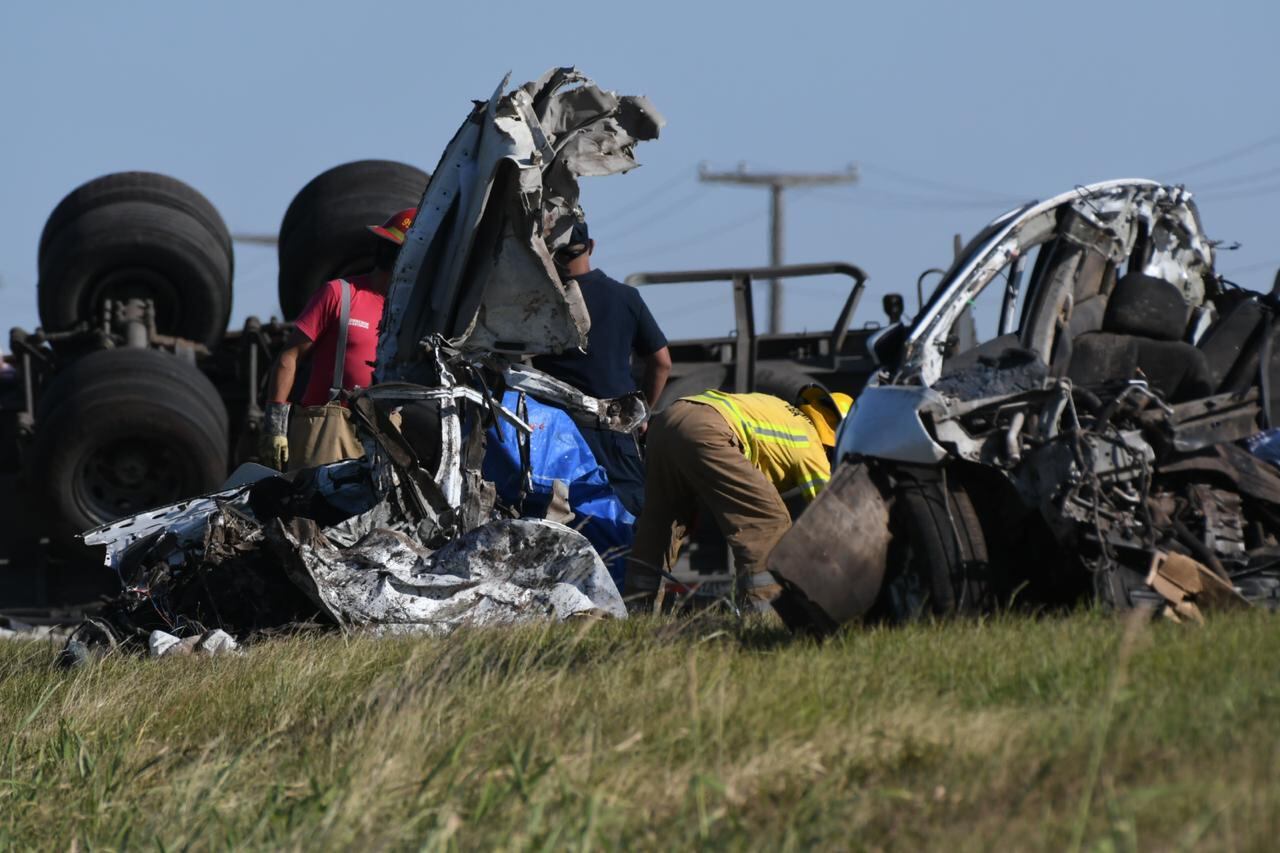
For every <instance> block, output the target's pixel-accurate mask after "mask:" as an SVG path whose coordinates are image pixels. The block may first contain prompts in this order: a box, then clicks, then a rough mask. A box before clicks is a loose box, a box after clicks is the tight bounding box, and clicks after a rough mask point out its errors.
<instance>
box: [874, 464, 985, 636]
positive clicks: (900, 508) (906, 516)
mask: <svg viewBox="0 0 1280 853" xmlns="http://www.w3.org/2000/svg"><path fill="white" fill-rule="evenodd" d="M891 524H892V525H893V528H894V548H893V554H892V556H891V558H890V573H889V575H888V577H887V578H886V581H885V587H884V591H883V593H882V595H883V597H884V607H885V610H886V612H887V614H888V615H889V617H890V618H891V619H893V620H894V621H899V622H905V621H912V620H916V619H920V618H922V617H925V616H929V615H933V616H951V615H976V614H978V613H981V612H983V611H984V610H985V609H986V608H987V607H988V606H989V603H990V602H989V601H988V595H989V591H990V590H989V584H988V583H987V574H988V572H989V565H988V562H989V561H988V557H987V545H986V539H985V537H984V536H983V533H982V527H981V525H980V524H979V522H978V515H977V512H976V511H975V510H974V507H973V502H972V501H971V500H970V498H969V495H968V492H966V491H965V490H964V488H963V487H962V486H960V485H959V484H950V485H944V484H943V483H942V482H937V481H931V480H925V481H916V480H906V481H904V482H902V483H901V484H900V485H899V487H898V489H897V493H896V495H895V500H894V506H893V511H892V520H891Z"/></svg>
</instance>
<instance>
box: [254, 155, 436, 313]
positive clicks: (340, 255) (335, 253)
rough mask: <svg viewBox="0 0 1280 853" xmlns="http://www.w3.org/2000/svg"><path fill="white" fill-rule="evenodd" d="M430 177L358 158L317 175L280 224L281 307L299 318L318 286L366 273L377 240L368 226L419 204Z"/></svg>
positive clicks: (402, 166)
mask: <svg viewBox="0 0 1280 853" xmlns="http://www.w3.org/2000/svg"><path fill="white" fill-rule="evenodd" d="M429 179H430V176H429V175H428V174H427V173H426V172H424V171H422V170H421V169H418V168H416V167H414V166H410V165H408V164H405V163H397V162H394V161H391V160H358V161H356V162H354V163H344V164H343V165H341V166H335V167H334V168H332V169H330V170H328V171H327V172H323V173H321V174H320V175H317V176H316V177H315V178H312V179H311V181H310V182H309V183H308V184H307V185H306V186H305V187H303V188H302V190H301V191H299V193H298V194H297V195H296V196H294V199H293V201H292V202H290V203H289V208H288V210H286V211H285V214H284V220H283V221H282V222H281V223H280V238H279V253H280V278H279V291H280V309H281V311H282V312H283V313H284V316H285V319H287V320H292V319H294V318H295V317H297V316H298V314H299V313H300V312H301V311H302V309H303V307H304V306H305V305H306V304H307V299H308V298H309V297H310V296H311V294H312V293H313V292H314V291H315V290H316V288H318V287H319V286H320V285H321V284H323V283H324V282H326V281H329V280H330V279H334V278H339V277H341V276H348V275H355V274H357V273H363V272H367V271H368V270H369V269H370V268H371V267H372V266H373V255H374V249H375V248H376V247H377V245H378V239H379V238H378V237H376V236H374V235H373V234H370V233H369V231H368V230H367V228H366V226H369V225H380V224H381V223H382V222H384V221H385V220H386V219H387V217H389V216H390V215H391V214H393V213H395V212H396V211H398V210H402V209H404V208H406V207H414V206H416V205H417V204H418V202H419V201H421V200H422V193H423V191H424V190H426V188H427V181H428V180H429Z"/></svg>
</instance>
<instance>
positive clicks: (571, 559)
mask: <svg viewBox="0 0 1280 853" xmlns="http://www.w3.org/2000/svg"><path fill="white" fill-rule="evenodd" d="M505 86H506V81H505V80H504V81H503V84H502V85H501V86H499V88H498V90H497V91H496V92H495V93H494V95H493V97H491V98H490V99H489V100H488V101H484V102H479V103H477V104H476V106H475V108H474V110H473V111H472V112H471V114H470V115H469V116H468V117H467V119H466V120H465V121H464V122H463V124H462V127H461V128H460V129H459V131H458V133H457V135H456V136H455V137H454V139H453V140H452V141H451V142H450V144H449V146H448V147H447V148H446V150H445V152H444V155H443V157H442V158H441V161H440V165H439V166H438V167H437V168H436V170H435V172H434V177H433V178H432V180H431V182H430V183H429V184H428V186H427V189H426V191H425V194H424V196H423V199H422V202H421V204H420V206H419V214H418V216H417V217H416V220H415V222H414V224H413V227H412V228H411V229H410V230H409V232H408V233H407V235H406V240H405V244H404V246H403V248H402V250H401V252H400V255H399V257H398V260H397V263H396V268H395V272H394V274H393V277H392V284H391V288H390V292H389V294H388V297H387V301H386V308H385V313H384V316H383V321H382V325H381V332H380V338H379V351H378V365H377V372H376V376H377V380H378V383H377V384H375V385H374V386H373V387H372V388H369V389H364V390H361V391H357V392H355V393H354V394H347V395H344V401H345V402H346V404H347V405H348V406H349V408H350V410H351V413H352V422H353V424H354V425H355V427H356V431H357V434H358V435H359V437H360V440H361V442H362V444H363V446H364V449H365V455H364V457H363V458H362V459H358V460H348V461H344V462H336V463H333V464H331V465H325V466H320V467H318V468H312V469H308V470H305V471H301V472H298V473H297V474H291V475H289V476H281V475H279V474H277V473H275V472H274V471H271V470H269V469H265V468H261V467H258V466H243V467H242V469H241V470H240V471H237V473H236V475H235V476H234V477H233V478H232V480H231V481H230V482H229V483H228V485H227V487H226V488H225V489H223V490H222V491H219V492H216V493H213V494H209V495H205V496H203V497H198V498H193V499H191V500H187V501H183V502H180V503H178V504H173V505H170V506H167V507H162V508H160V509H156V510H152V511H149V512H144V513H140V514H138V515H134V516H131V517H128V518H124V519H121V520H119V521H116V522H114V523H111V524H108V525H105V526H102V527H100V528H97V529H95V530H93V531H90V532H89V533H88V534H86V535H85V536H84V541H85V542H86V543H87V544H90V545H100V546H103V547H104V548H105V549H106V564H107V566H108V567H109V568H110V569H111V570H113V571H115V572H117V573H118V574H119V576H120V578H121V582H122V586H123V588H124V593H123V595H122V596H121V597H120V598H119V599H118V600H116V601H115V602H114V603H113V604H112V606H111V607H110V608H109V609H108V611H107V612H106V614H104V616H103V618H102V619H99V620H93V622H92V623H86V625H84V626H82V629H81V630H80V631H78V632H77V635H76V636H74V637H73V638H72V643H69V644H68V656H69V659H71V660H72V661H73V662H74V660H80V659H83V658H84V657H85V654H86V653H87V650H89V649H92V648H102V647H114V646H116V645H121V644H123V645H126V646H130V645H131V646H133V647H137V648H142V647H143V646H144V644H149V647H150V650H151V653H152V654H153V655H156V656H160V655H166V654H175V653H183V652H185V651H191V652H216V651H229V650H232V649H234V648H236V638H239V639H241V640H244V639H246V638H251V637H253V636H256V635H259V634H263V633H270V632H273V631H279V630H281V629H288V628H298V627H305V626H312V625H319V626H326V627H331V628H332V627H341V628H344V629H361V630H369V631H373V632H376V633H392V634H399V633H427V634H442V633H447V632H448V631H451V630H453V629H455V628H457V627H459V626H462V625H491V624H509V623H514V622H520V621H526V620H531V619H548V618H551V619H568V618H571V617H575V616H581V615H588V614H599V615H605V616H611V617H615V618H625V616H626V611H625V608H624V607H623V605H622V601H621V598H620V596H619V594H618V589H617V585H616V584H615V582H614V580H613V579H612V578H611V577H610V575H609V572H608V570H607V569H606V566H605V564H604V562H602V560H601V557H600V553H599V552H605V553H610V552H611V550H612V549H614V548H615V547H616V546H617V544H618V533H617V527H618V524H617V522H618V521H619V520H621V521H622V522H623V523H626V522H629V520H630V519H629V516H625V515H623V514H622V511H621V510H620V508H614V507H612V506H611V505H609V500H610V497H609V496H608V495H607V494H601V487H602V486H603V485H605V484H604V483H602V482H598V481H597V479H593V477H594V476H595V475H594V471H590V472H583V473H581V475H580V476H581V479H582V480H583V481H584V482H583V483H578V482H568V483H557V482H554V481H553V482H551V483H547V484H543V485H545V486H546V488H545V489H543V490H542V491H545V492H546V493H547V495H548V496H549V499H548V500H546V501H543V502H538V501H526V500H525V498H526V497H527V496H528V495H529V493H530V492H533V491H535V490H534V489H533V485H534V478H533V471H532V470H531V464H530V457H531V453H530V436H531V432H532V429H531V426H530V424H529V423H528V421H527V420H526V419H525V418H524V417H521V416H520V415H519V414H518V412H527V411H528V409H529V403H530V402H531V401H535V400H536V401H538V402H537V403H536V404H535V405H534V408H535V409H541V410H542V414H543V417H545V418H552V415H551V414H547V412H548V411H552V410H560V412H561V413H562V414H564V415H566V417H565V418H563V423H562V424H561V425H562V426H563V425H568V426H569V427H571V426H572V423H573V421H575V420H576V421H578V422H580V423H589V424H591V425H592V426H595V427H598V428H605V429H613V430H618V431H622V432H630V431H632V430H635V429H637V428H638V427H639V426H640V424H642V423H643V422H644V420H645V418H646V416H647V412H646V410H645V407H644V404H643V402H642V401H641V400H640V399H638V398H637V397H626V398H620V399H617V400H598V399H595V398H592V397H589V396H587V395H585V394H583V393H582V392H580V391H578V390H576V389H574V388H572V387H570V386H569V385H566V384H564V383H562V382H559V381H558V380H555V379H553V378H551V377H549V376H546V375H545V374H542V373H540V372H538V371H536V370H533V369H531V368H529V367H527V366H525V365H524V364H522V363H520V359H521V358H523V357H525V356H529V355H534V354H539V353H548V352H560V351H563V350H565V349H569V348H574V347H580V346H582V345H583V343H584V340H585V338H584V336H585V333H586V331H587V329H588V328H589V323H590V318H589V316H588V315H587V311H586V308H585V305H584V303H583V301H582V296H581V293H580V292H579V291H578V289H577V285H576V284H575V283H574V282H573V281H572V280H569V281H562V280H561V278H560V275H559V274H558V273H557V271H556V268H555V266H554V264H553V263H552V260H551V254H552V252H554V251H555V249H556V247H557V246H558V245H559V244H561V243H563V242H564V241H566V240H567V239H568V237H569V231H570V228H571V227H572V224H573V222H574V220H575V218H577V217H580V216H581V211H580V210H579V209H578V206H577V198H578V187H577V178H578V177H579V176H582V175H608V174H613V173H616V172H621V171H626V170H627V169H630V168H632V167H634V166H636V165H637V163H636V161H635V159H634V158H633V149H634V147H635V145H636V143H637V142H638V141H640V140H645V139H654V138H656V137H657V134H658V131H659V129H660V128H661V126H662V124H663V120H662V118H661V117H660V116H659V115H658V114H657V112H656V111H655V110H654V109H653V108H652V106H651V105H650V104H649V103H648V102H647V101H646V100H645V99H643V98H636V97H619V96H617V95H615V94H613V93H611V92H606V91H604V90H601V89H600V88H599V87H597V86H596V85H595V84H594V83H593V82H591V81H590V80H589V79H588V78H586V77H585V76H583V75H582V74H581V73H579V72H578V71H576V70H575V69H571V68H559V69H553V70H552V71H550V72H548V73H547V74H546V75H544V76H543V77H542V78H541V79H539V80H538V81H535V82H533V83H529V84H526V85H525V86H523V87H520V88H518V89H515V90H514V91H512V92H510V93H506V92H505V91H504V90H505ZM504 395H505V396H504ZM504 400H505V401H509V402H511V403H513V404H514V405H513V406H511V407H508V406H507V405H504V404H503V401H504ZM401 409H403V410H405V411H406V412H408V411H412V412H414V413H415V414H417V415H422V416H425V417H420V418H418V420H419V421H425V422H426V423H428V424H429V426H428V427H427V428H425V429H421V428H420V429H416V430H411V429H409V428H406V429H405V430H404V431H403V432H402V431H401V429H400V428H399V426H398V425H397V424H396V423H395V422H394V421H393V419H392V418H391V413H392V412H393V411H395V410H401ZM513 409H514V411H513ZM570 418H572V420H570ZM487 440H488V441H496V442H498V443H500V444H506V443H508V442H512V443H514V448H513V449H511V450H504V452H503V453H502V454H500V456H501V457H502V458H503V459H505V460H508V464H506V465H504V466H499V469H500V470H502V471H503V473H504V475H505V476H504V489H503V490H502V492H501V493H500V492H499V490H498V489H497V488H495V484H494V483H493V482H492V481H490V480H487V479H486V478H485V476H484V473H483V468H484V464H483V463H484V460H485V458H486V442H487ZM510 460H516V463H517V466H516V468H515V470H514V471H513V470H512V467H511V464H509V461H510ZM575 476H579V475H577V474H575ZM588 481H589V482H588ZM512 484H518V485H517V487H515V488H512ZM605 491H607V489H606V490H605ZM513 492H514V494H513ZM612 500H613V501H614V502H615V503H616V499H612ZM575 511H578V512H585V513H587V514H588V517H587V518H585V519H583V522H582V524H581V526H582V528H583V530H585V531H586V532H587V534H588V536H592V537H593V539H588V536H584V535H583V533H580V532H578V531H577V530H574V529H571V528H570V527H568V526H566V524H564V523H562V522H568V521H572V520H573V519H574V512H575ZM592 521H594V522H595V523H589V522H592ZM73 645H75V649H72V646H73Z"/></svg>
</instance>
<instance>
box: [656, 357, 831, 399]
mask: <svg viewBox="0 0 1280 853" xmlns="http://www.w3.org/2000/svg"><path fill="white" fill-rule="evenodd" d="M806 385H822V383H821V382H818V381H817V380H816V379H814V378H813V377H812V376H810V375H809V374H807V373H805V372H804V371H803V370H800V369H798V368H789V367H786V366H784V365H772V364H770V365H761V366H759V367H757V368H756V391H757V392H759V393H761V394H772V395H773V396H775V397H779V398H781V399H783V400H786V401H787V402H788V403H794V402H795V400H796V397H798V396H799V394H800V389H801V388H803V387H805V386H806ZM823 387H825V386H823ZM708 388H715V389H717V390H720V391H730V390H732V388H733V365H724V364H712V365H708V366H706V367H699V368H695V369H694V370H693V371H692V372H691V373H689V374H688V375H687V376H682V377H680V378H679V379H677V380H675V381H674V382H672V383H671V384H669V385H668V386H667V387H666V388H664V389H662V397H661V398H660V399H659V400H658V406H657V408H656V409H655V411H662V410H663V409H665V408H666V407H667V406H669V405H671V404H672V403H673V402H675V401H676V400H679V399H680V398H681V397H688V396H689V395H691V394H697V393H699V392H701V391H705V390H707V389H708Z"/></svg>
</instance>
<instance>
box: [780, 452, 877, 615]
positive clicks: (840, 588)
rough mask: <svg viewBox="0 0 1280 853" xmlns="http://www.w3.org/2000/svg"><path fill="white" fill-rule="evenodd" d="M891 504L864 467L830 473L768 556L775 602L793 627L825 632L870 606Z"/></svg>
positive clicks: (841, 469) (859, 466)
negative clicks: (777, 589)
mask: <svg viewBox="0 0 1280 853" xmlns="http://www.w3.org/2000/svg"><path fill="white" fill-rule="evenodd" d="M890 538H891V537H890V534H889V506H888V504H887V503H886V501H885V499H884V496H883V495H882V494H881V493H880V489H879V487H877V486H876V484H875V482H874V481H873V480H872V479H871V475H870V473H869V472H868V470H867V467H866V466H865V465H863V464H860V463H855V464H846V465H843V466H841V467H840V468H838V469H837V470H836V473H835V476H833V477H832V478H831V482H829V483H828V484H827V487H826V488H825V489H823V491H822V494H820V495H819V496H818V498H817V500H815V501H814V502H813V503H812V504H810V506H809V508H808V509H806V510H805V511H804V514H803V515H801V516H800V518H799V519H798V520H797V521H796V523H795V525H794V526H792V528H791V529H790V530H789V531H787V534H786V535H785V536H783V537H782V540H781V541H780V542H778V544H777V545H776V546H775V547H774V549H773V552H772V553H771V554H770V555H769V561H768V567H769V571H771V572H773V575H774V577H776V578H777V579H778V581H779V582H780V583H781V584H782V587H783V594H782V597H781V598H779V599H778V601H776V602H775V603H774V607H775V608H776V609H777V610H778V612H779V614H781V616H782V618H783V620H784V621H785V622H786V623H787V624H788V625H789V626H790V627H792V628H796V629H802V630H814V631H817V632H818V633H826V632H829V631H832V630H834V629H836V628H837V627H839V626H840V625H843V624H845V623H846V622H850V621H852V620H854V619H858V618H860V617H861V616H863V615H865V614H866V613H867V611H868V610H870V609H871V606H872V605H873V604H875V601H876V598H877V596H878V595H879V594H880V587H881V584H882V582H883V580H884V573H885V567H886V563H887V562H888V557H889V540H890Z"/></svg>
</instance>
